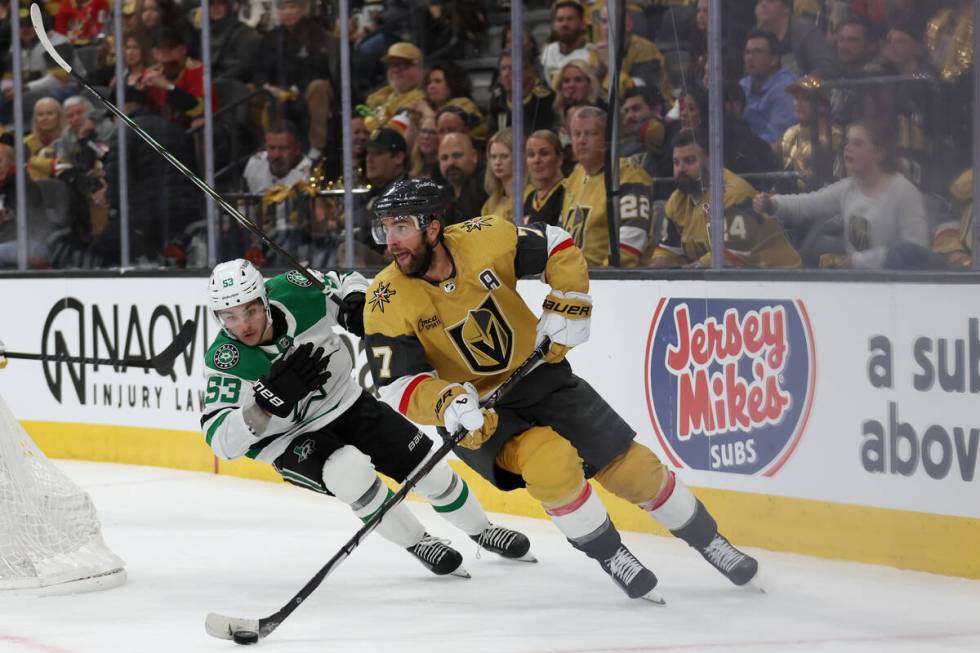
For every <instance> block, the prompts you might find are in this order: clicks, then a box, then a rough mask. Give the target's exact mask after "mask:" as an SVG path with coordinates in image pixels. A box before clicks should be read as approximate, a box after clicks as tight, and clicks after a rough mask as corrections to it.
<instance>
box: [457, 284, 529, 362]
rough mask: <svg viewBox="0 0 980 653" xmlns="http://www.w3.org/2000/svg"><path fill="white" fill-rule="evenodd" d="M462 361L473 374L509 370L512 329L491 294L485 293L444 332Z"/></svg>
mask: <svg viewBox="0 0 980 653" xmlns="http://www.w3.org/2000/svg"><path fill="white" fill-rule="evenodd" d="M446 333H447V334H448V335H449V338H450V340H452V341H453V344H454V345H456V349H457V350H458V351H459V353H460V355H461V356H462V357H463V360H465V361H466V364H467V365H468V366H469V368H470V369H471V370H472V371H473V372H474V373H476V374H496V373H497V372H502V371H504V370H506V369H507V368H508V367H510V362H511V355H512V354H513V352H514V330H513V329H512V328H511V326H510V324H508V323H507V320H506V319H505V318H504V314H503V313H502V312H501V310H500V308H499V307H498V306H497V303H496V302H495V301H493V295H490V294H488V295H487V297H486V299H484V300H483V303H481V304H480V305H479V306H477V307H476V308H472V309H470V310H469V312H468V313H467V314H466V317H465V318H463V319H462V320H461V321H460V322H457V323H456V324H454V325H452V326H451V327H449V328H447V329H446Z"/></svg>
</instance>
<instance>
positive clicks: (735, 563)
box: [699, 533, 762, 591]
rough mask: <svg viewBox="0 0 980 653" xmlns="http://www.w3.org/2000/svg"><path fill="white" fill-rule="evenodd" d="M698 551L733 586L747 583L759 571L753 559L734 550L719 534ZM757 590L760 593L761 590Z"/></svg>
mask: <svg viewBox="0 0 980 653" xmlns="http://www.w3.org/2000/svg"><path fill="white" fill-rule="evenodd" d="M699 550H700V552H701V555H702V556H704V559H705V560H707V561H708V562H709V563H710V564H711V566H712V567H714V568H715V569H717V570H718V571H720V572H721V573H723V574H724V575H725V577H726V578H728V580H730V581H732V583H734V584H735V585H739V586H741V585H745V584H746V583H749V582H750V581H751V580H752V579H754V578H755V577H756V573H757V572H758V571H759V563H758V562H756V560H755V558H753V557H752V556H750V555H746V554H744V553H742V552H741V551H739V550H738V549H736V548H735V547H734V546H733V545H732V543H731V542H729V541H728V540H727V539H726V538H725V536H724V535H722V534H721V533H716V534H715V536H714V538H713V539H712V540H711V542H709V543H708V545H707V546H706V547H704V548H703V549H699ZM757 589H759V590H760V591H762V588H757Z"/></svg>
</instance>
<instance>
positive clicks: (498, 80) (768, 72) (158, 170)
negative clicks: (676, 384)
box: [0, 0, 974, 270]
mask: <svg viewBox="0 0 980 653" xmlns="http://www.w3.org/2000/svg"><path fill="white" fill-rule="evenodd" d="M620 6H621V7H622V10H623V11H625V31H626V33H625V41H624V44H623V58H622V65H621V66H620V70H619V73H618V74H615V73H611V72H610V66H609V61H610V52H609V36H608V34H609V25H608V22H609V20H608V16H609V13H608V8H607V7H606V3H605V0H595V1H591V2H590V1H580V0H557V1H555V2H545V1H543V0H531V1H529V2H525V3H524V5H523V11H524V18H525V20H524V26H525V29H524V31H523V34H520V35H517V38H516V39H515V38H513V35H512V34H511V33H510V29H509V28H510V15H509V6H507V5H505V4H503V3H500V2H490V1H489V0H430V1H427V2H419V1H417V0H384V1H378V2H369V1H363V2H352V4H351V8H352V13H351V20H350V23H349V34H350V47H351V80H352V85H351V92H352V95H353V101H354V105H355V106H354V112H353V118H352V120H351V121H350V124H343V122H344V121H343V120H342V112H341V105H340V98H341V95H340V89H341V72H340V39H341V33H342V32H341V30H340V25H339V19H338V7H337V4H336V2H331V1H326V0H325V1H322V2H308V1H307V0H211V1H210V3H209V5H208V15H207V16H204V15H202V10H201V7H200V5H199V3H198V2H195V1H194V0H187V1H186V2H180V1H178V0H126V1H124V2H119V3H115V4H110V3H109V2H108V0H60V1H59V0H53V1H50V2H45V3H44V10H45V20H46V27H47V30H48V35H49V37H50V38H51V40H52V43H53V44H54V45H55V46H56V48H57V49H58V51H59V53H60V54H62V56H63V57H64V58H65V59H66V60H68V61H69V62H71V63H72V64H73V65H74V66H75V68H76V70H77V71H78V72H80V74H81V75H82V76H83V77H84V78H85V79H86V80H88V81H89V82H90V83H91V84H92V85H93V86H95V87H96V88H97V89H98V90H99V91H100V92H101V93H102V94H103V95H105V96H106V97H108V98H110V99H112V100H113V101H114V102H117V103H118V104H119V106H121V107H122V108H123V109H124V110H125V112H126V113H127V114H128V115H129V116H130V117H131V118H132V119H133V120H134V121H136V122H137V124H139V125H140V127H142V128H143V129H144V130H146V132H148V133H149V134H151V135H152V136H153V137H154V138H155V139H156V140H157V141H158V142H160V143H161V144H162V145H164V146H165V147H166V148H167V149H168V150H169V151H170V152H171V153H173V154H174V155H175V156H176V157H177V158H179V159H180V160H181V161H183V162H184V163H186V164H187V165H188V166H189V167H191V168H192V169H193V170H195V171H196V172H198V173H199V174H200V175H201V176H203V172H202V171H203V170H204V152H205V149H206V148H211V149H212V151H213V153H214V158H215V177H214V180H215V187H216V188H217V189H218V191H219V192H221V193H222V195H224V196H225V197H226V198H227V199H229V201H231V202H232V203H233V204H235V205H236V206H238V208H239V209H240V210H241V211H242V212H243V213H244V214H245V215H247V216H248V217H249V219H251V220H253V221H254V222H255V224H256V225H257V226H258V227H259V228H261V229H262V230H263V231H264V232H266V233H267V234H269V235H270V237H271V238H273V239H274V240H275V241H276V242H277V243H279V244H280V245H281V246H282V247H284V248H285V249H286V250H287V251H289V252H291V253H293V254H295V255H296V256H297V257H298V258H300V259H302V260H304V261H306V262H309V264H310V265H311V266H314V267H323V266H329V265H337V264H341V263H342V262H343V261H345V260H347V259H346V257H347V256H348V255H349V253H348V252H346V249H345V242H344V237H343V231H344V229H345V225H346V224H347V223H348V222H351V223H352V224H353V227H354V235H355V239H354V243H355V244H354V252H353V260H354V262H355V264H356V265H359V266H373V265H381V264H383V263H384V252H383V248H382V247H378V246H376V245H375V244H374V243H373V242H372V241H371V236H370V234H371V230H370V206H371V203H372V201H373V200H374V198H376V197H377V196H378V195H380V194H381V193H382V192H383V191H384V189H385V188H386V187H387V186H388V185H390V184H391V183H392V182H394V181H396V180H398V179H401V178H403V177H405V176H415V177H417V176H425V177H430V178H433V179H435V180H437V181H438V182H439V183H440V184H442V185H443V186H444V188H445V189H446V194H447V198H449V199H450V200H451V205H452V218H451V219H452V221H460V220H464V219H468V218H472V217H474V216H477V215H480V214H496V215H499V216H501V217H504V218H507V219H510V220H513V221H515V222H517V223H518V224H523V223H526V222H531V221H546V222H548V223H551V224H559V225H561V226H563V227H564V228H565V229H566V230H568V231H569V232H570V233H572V234H573V235H574V236H575V238H576V241H577V242H578V244H579V245H580V246H581V247H582V248H583V250H584V251H585V253H586V257H587V259H588V261H589V264H590V265H591V266H596V267H601V266H607V265H609V262H610V256H609V254H610V238H612V239H613V241H614V243H615V245H614V247H618V251H619V257H618V258H619V264H620V265H622V266H624V267H657V268H677V267H707V266H710V265H711V264H712V262H713V256H712V254H713V252H712V251H711V238H710V232H709V228H708V224H709V216H708V198H709V192H708V190H709V186H710V183H711V180H710V179H709V176H710V175H709V165H708V161H709V159H710V157H711V152H710V151H709V143H710V142H711V139H710V138H709V134H708V106H709V97H710V95H711V94H712V93H719V94H721V96H722V98H723V106H724V117H723V121H722V127H723V129H722V138H721V142H722V143H723V148H722V150H723V164H724V174H723V177H724V179H723V189H724V190H723V197H724V203H725V210H724V224H725V234H724V244H725V252H724V261H725V265H726V266H732V267H772V268H799V267H807V268H815V267H824V268H861V269H916V270H918V269H953V270H963V269H971V268H972V266H973V251H972V250H973V243H974V233H973V229H974V227H973V224H974V223H973V211H972V203H973V197H972V189H973V181H972V164H973V148H972V142H973V141H972V139H973V134H972V127H971V125H972V121H973V111H974V108H973V101H972V98H973V65H974V61H973V58H974V56H973V55H974V52H973V38H974V36H973V29H974V2H973V0H839V1H835V0H757V1H753V0H726V1H725V2H724V3H723V7H724V8H723V12H724V14H723V18H722V42H721V43H720V44H719V45H720V47H721V52H722V55H721V60H722V62H723V65H722V68H723V70H722V75H721V76H722V78H723V80H724V81H723V84H722V85H721V87H720V88H709V87H708V83H707V82H708V77H709V70H708V65H707V64H708V49H709V47H711V46H712V44H711V43H709V39H708V0H686V1H685V0H637V1H633V0H627V1H625V2H624V3H623V4H622V5H620ZM116 10H118V11H121V13H122V25H123V29H122V33H121V34H116V33H115V30H114V24H113V15H112V12H113V11H116ZM15 12H16V15H15ZM203 20H209V26H210V48H209V49H210V52H209V55H210V79H211V95H212V106H211V109H212V111H213V112H214V129H213V135H212V138H211V139H210V140H208V139H206V138H205V134H204V130H203V129H202V126H203V116H204V96H205V93H204V84H205V81H204V80H205V75H204V69H203V67H202V61H201V60H202V52H201V48H202V38H201V25H202V21H203ZM15 29H19V37H20V46H21V51H20V56H19V57H15V56H14V53H13V50H12V48H13V43H12V35H13V34H14V32H13V30H15ZM117 39H119V40H121V42H122V52H123V57H124V61H123V62H122V65H121V66H119V65H117V62H116V55H115V53H116V43H117ZM515 48H520V52H521V56H522V58H523V71H522V77H521V80H520V81H521V85H522V89H523V97H522V98H521V113H520V115H521V116H522V121H521V122H522V123H523V130H522V131H523V133H521V134H513V133H512V131H511V129H510V127H511V123H512V116H513V113H514V111H515V106H516V102H515V100H514V98H513V97H512V86H513V85H512V79H513V76H512V62H513V54H514V53H515ZM0 52H3V53H5V58H4V64H3V82H2V91H3V93H2V96H0V269H2V268H8V269H10V268H15V267H16V266H17V263H18V258H17V245H18V242H17V238H18V229H17V224H16V223H17V220H16V210H17V208H16V207H17V201H16V182H15V171H16V164H15V161H16V156H15V155H16V149H15V148H23V152H24V160H25V161H26V179H25V182H24V183H25V189H24V190H25V194H26V212H27V221H26V223H27V234H26V240H27V243H28V266H29V267H30V268H98V267H110V266H116V265H119V263H120V251H121V246H120V240H121V234H120V226H119V215H120V192H119V187H118V186H119V179H120V174H119V173H120V170H119V166H120V164H119V152H118V149H119V148H118V142H117V130H116V123H115V122H114V121H113V119H112V116H111V114H108V115H107V112H106V110H105V108H104V106H103V105H102V103H101V102H100V101H99V100H98V99H96V98H93V97H89V96H88V95H87V93H85V92H84V90H83V89H80V87H79V86H78V85H77V83H76V82H74V80H73V79H72V78H71V77H69V76H68V75H66V74H65V73H64V72H63V71H62V70H61V69H60V68H58V67H57V66H55V65H54V64H53V62H52V61H51V60H50V59H49V58H48V57H47V56H46V55H45V53H44V51H43V48H42V47H41V46H40V44H39V43H38V40H37V37H36V35H35V33H34V30H33V29H32V27H31V24H30V19H29V15H28V12H27V5H25V4H21V5H20V8H19V11H17V10H16V9H15V8H12V6H11V4H10V2H9V0H0ZM16 61H19V63H20V67H21V80H22V83H23V86H22V88H21V94H20V95H21V96H22V98H23V103H22V108H23V120H24V125H25V129H24V132H25V136H24V137H23V139H22V140H18V139H17V136H16V134H15V132H14V110H15V103H14V95H15V94H14V88H13V85H14V81H13V74H12V73H13V67H14V65H16V64H15V62H16ZM120 70H121V71H123V72H122V74H123V75H124V76H125V79H124V80H123V84H122V85H123V87H124V89H125V91H124V97H122V98H119V97H117V94H116V88H117V79H116V76H117V72H118V71H120ZM610 85H612V86H613V88H614V92H615V93H617V94H618V95H617V102H616V103H615V104H614V107H613V109H614V114H615V115H610V112H609V109H610V106H609V97H610V94H609V88H610ZM610 121H616V122H617V127H618V128H617V130H615V131H612V132H610V131H608V130H607V129H606V126H607V124H608V123H609V122H610ZM345 130H348V131H349V132H350V134H351V137H352V142H353V151H352V154H353V169H354V171H355V173H354V179H353V180H351V181H352V183H353V185H354V187H355V188H356V195H355V208H354V214H353V215H352V216H345V211H344V203H343V198H342V191H341V189H342V187H343V180H342V173H341V171H342V170H343V166H342V155H343V149H342V147H341V142H342V134H343V132H344V131H345ZM609 133H612V134H615V135H618V142H616V143H609V142H607V140H608V134H609ZM126 147H127V152H126V157H125V159H126V161H127V170H126V172H127V175H126V177H127V178H128V183H127V185H126V188H127V192H126V196H127V197H128V200H127V210H128V216H129V225H130V228H129V230H128V232H127V234H126V235H125V237H126V238H127V239H128V243H129V245H128V246H129V252H130V263H131V264H132V265H136V266H145V267H157V266H172V267H190V268H202V267H206V266H207V265H208V246H207V233H208V230H207V221H206V218H205V203H204V200H205V198H204V195H203V194H202V193H200V192H199V191H198V190H197V189H195V188H194V186H193V185H192V184H191V183H190V182H189V181H187V179H186V178H184V177H183V176H182V175H181V174H180V173H179V172H177V171H176V170H174V169H173V168H171V167H170V166H169V165H168V164H167V163H166V162H165V161H164V160H163V159H161V158H160V157H159V156H158V155H157V154H156V153H154V152H153V151H152V150H151V149H150V148H149V147H148V146H146V145H145V144H144V143H142V142H141V141H139V139H137V138H135V137H133V136H130V137H128V138H127V139H126ZM610 148H611V149H612V151H613V152H614V154H615V156H614V158H615V159H618V166H619V176H618V178H619V184H620V190H619V193H618V195H617V196H616V202H615V203H613V204H614V205H615V206H614V210H615V212H616V214H617V215H616V222H615V223H614V224H617V225H618V237H616V236H615V234H610V230H609V228H608V219H609V216H608V215H607V210H608V207H609V206H611V204H610V203H607V201H606V192H607V188H606V184H605V175H606V170H605V166H606V165H607V160H606V152H607V151H608V150H609V149H610ZM515 153H523V156H524V157H525V158H524V162H525V171H526V172H525V179H524V182H525V183H524V184H522V185H523V187H522V188H514V183H513V180H512V177H511V174H512V173H511V171H512V156H513V155H514V154H515ZM518 192H519V193H520V194H521V195H520V202H521V203H522V204H521V205H522V206H523V212H522V213H523V214H522V215H515V214H514V211H513V206H514V193H518ZM217 227H218V228H217V242H216V249H217V257H218V260H225V259H228V258H232V257H235V256H245V257H247V258H249V259H251V260H252V261H253V262H255V263H256V264H258V265H260V266H269V267H282V266H285V265H286V262H285V261H281V260H278V259H277V255H276V253H275V252H274V251H272V250H270V249H268V248H267V247H265V246H263V244H262V243H261V242H259V241H258V240H257V239H256V238H254V237H253V236H252V235H251V234H250V233H249V232H248V231H246V230H244V229H242V228H240V227H239V226H238V225H237V223H235V221H234V220H232V219H231V218H230V217H228V216H226V215H219V217H218V225H217Z"/></svg>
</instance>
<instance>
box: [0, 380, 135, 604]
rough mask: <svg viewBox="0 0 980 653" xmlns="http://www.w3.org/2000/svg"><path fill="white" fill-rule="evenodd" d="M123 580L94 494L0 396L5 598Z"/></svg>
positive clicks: (0, 578) (0, 573) (0, 585)
mask: <svg viewBox="0 0 980 653" xmlns="http://www.w3.org/2000/svg"><path fill="white" fill-rule="evenodd" d="M125 580H126V569H125V564H124V563H123V561H122V560H121V559H120V558H119V557H118V556H116V554H114V553H113V552H112V551H110V550H109V548H108V547H107V546H106V545H105V543H104V542H103V541H102V531H101V527H100V525H99V518H98V516H97V515H96V512H95V506H94V505H93V503H92V499H91V498H90V497H89V495H88V493H87V492H85V491H84V490H83V489H81V488H80V487H78V486H77V485H75V483H73V482H72V481H71V480H69V479H68V477H67V476H65V475H64V474H63V473H62V472H61V471H60V470H58V468H57V467H55V466H54V464H53V463H52V462H51V461H50V460H48V458H47V456H45V455H44V452H42V451H41V450H40V449H39V448H38V447H37V445H36V444H35V443H34V442H33V440H31V438H30V436H28V435H27V432H26V431H25V430H24V428H23V427H22V426H21V425H20V423H19V422H18V421H17V420H16V418H15V417H14V415H13V413H12V412H11V411H10V409H9V408H8V407H7V404H6V402H4V400H3V397H2V396H0V596H2V595H3V593H4V592H6V591H24V592H27V593H35V594H72V593H76V592H91V591H96V590H102V589H109V588H111V587H116V586H118V585H121V584H123V583H124V582H125Z"/></svg>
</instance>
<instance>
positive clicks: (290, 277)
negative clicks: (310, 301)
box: [286, 270, 313, 288]
mask: <svg viewBox="0 0 980 653" xmlns="http://www.w3.org/2000/svg"><path fill="white" fill-rule="evenodd" d="M286 281H288V282H289V283H291V284H293V285H294V286H299V287H300V288H308V287H310V286H312V285H313V283H312V282H311V281H310V280H309V279H307V278H306V276H305V275H304V274H303V273H302V272H300V271H299V270H290V271H289V272H287V273H286Z"/></svg>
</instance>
